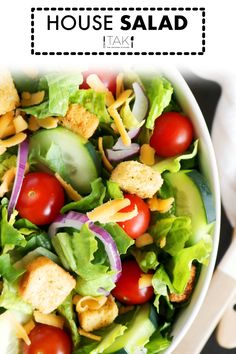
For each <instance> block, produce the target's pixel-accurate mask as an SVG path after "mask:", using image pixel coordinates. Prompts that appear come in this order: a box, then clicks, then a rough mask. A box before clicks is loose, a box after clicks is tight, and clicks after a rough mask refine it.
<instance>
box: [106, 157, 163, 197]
mask: <svg viewBox="0 0 236 354" xmlns="http://www.w3.org/2000/svg"><path fill="white" fill-rule="evenodd" d="M111 180H112V181H114V182H117V183H118V184H119V186H120V188H121V189H123V190H124V191H126V192H129V193H131V194H137V195H138V196H139V197H140V198H143V199H144V198H152V197H153V195H154V194H155V193H156V192H157V191H158V190H159V189H160V187H161V186H162V183H163V179H162V178H161V175H160V173H159V172H157V171H154V170H153V169H152V168H151V167H149V166H146V165H144V164H142V163H140V162H138V161H125V162H121V163H119V165H117V166H116V168H115V169H114V170H113V171H112V174H111Z"/></svg>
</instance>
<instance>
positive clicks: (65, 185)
mask: <svg viewBox="0 0 236 354" xmlns="http://www.w3.org/2000/svg"><path fill="white" fill-rule="evenodd" d="M55 177H56V179H57V180H58V181H59V182H60V184H61V186H62V187H63V188H64V190H65V192H66V194H67V195H68V197H69V198H70V199H71V200H73V201H74V202H77V201H78V200H80V199H81V195H80V194H79V193H78V192H77V191H76V190H75V189H74V188H73V187H72V186H71V185H70V184H69V183H67V182H66V181H64V179H63V178H62V177H61V176H60V175H59V174H58V173H56V174H55Z"/></svg>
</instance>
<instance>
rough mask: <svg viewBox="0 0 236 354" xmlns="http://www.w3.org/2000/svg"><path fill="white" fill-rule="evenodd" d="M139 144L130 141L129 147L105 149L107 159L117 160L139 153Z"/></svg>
mask: <svg viewBox="0 0 236 354" xmlns="http://www.w3.org/2000/svg"><path fill="white" fill-rule="evenodd" d="M139 150H140V146H139V144H135V143H132V144H131V145H130V146H129V148H128V149H127V148H126V149H123V150H113V149H106V155H107V158H108V160H109V161H111V162H119V161H122V160H124V159H127V158H129V157H132V156H135V155H137V154H138V153H139Z"/></svg>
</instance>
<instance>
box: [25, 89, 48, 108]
mask: <svg viewBox="0 0 236 354" xmlns="http://www.w3.org/2000/svg"><path fill="white" fill-rule="evenodd" d="M44 95H45V92H44V91H38V92H35V93H30V92H22V94H21V97H22V98H21V105H22V107H28V106H34V105H36V104H39V103H41V102H42V101H43V99H44Z"/></svg>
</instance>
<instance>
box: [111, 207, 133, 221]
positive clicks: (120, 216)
mask: <svg viewBox="0 0 236 354" xmlns="http://www.w3.org/2000/svg"><path fill="white" fill-rule="evenodd" d="M137 215H138V208H137V206H136V205H135V208H134V210H132V211H129V212H125V213H122V212H121V213H115V214H114V215H112V216H110V217H109V222H122V221H127V220H130V219H133V218H134V217H135V216H137Z"/></svg>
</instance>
